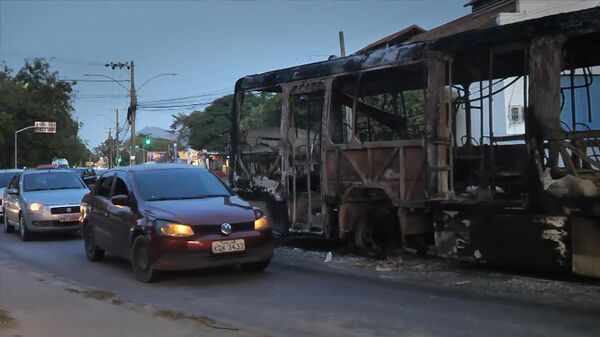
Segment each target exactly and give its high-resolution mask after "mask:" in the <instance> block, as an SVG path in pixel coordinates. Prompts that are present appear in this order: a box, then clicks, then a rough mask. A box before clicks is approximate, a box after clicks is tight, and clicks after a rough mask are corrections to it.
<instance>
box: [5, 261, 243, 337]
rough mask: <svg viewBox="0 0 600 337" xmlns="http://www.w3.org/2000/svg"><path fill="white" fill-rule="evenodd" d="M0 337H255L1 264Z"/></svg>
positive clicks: (211, 321) (209, 320)
mask: <svg viewBox="0 0 600 337" xmlns="http://www.w3.org/2000/svg"><path fill="white" fill-rule="evenodd" d="M0 336H2V337H4V336H7V337H42V336H43V337H82V336H86V337H108V336H118V337H128V336H132V337H134V336H135V337H138V336H146V337H151V336H169V337H178V336H216V337H220V336H224V337H231V336H255V335H252V334H249V333H248V332H247V331H241V330H239V329H237V328H234V327H229V326H224V325H222V324H219V323H218V322H215V321H214V320H212V319H210V318H208V317H202V316H191V315H187V314H185V313H179V312H173V311H166V310H159V309H157V308H154V307H151V306H145V305H140V304H135V303H130V302H125V301H122V300H121V299H119V298H117V297H116V296H114V295H113V294H111V293H108V292H104V291H101V290H94V289H91V288H86V287H82V286H80V285H78V284H75V283H71V282H68V281H63V280H59V279H56V278H54V277H52V276H50V275H46V274H41V273H38V272H35V271H33V270H31V269H28V268H27V267H24V266H21V265H17V264H12V263H6V262H1V263H0Z"/></svg>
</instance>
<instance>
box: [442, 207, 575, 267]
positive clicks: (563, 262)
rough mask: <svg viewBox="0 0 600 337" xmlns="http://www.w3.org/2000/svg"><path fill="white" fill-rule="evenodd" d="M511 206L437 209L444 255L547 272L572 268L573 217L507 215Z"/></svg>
mask: <svg viewBox="0 0 600 337" xmlns="http://www.w3.org/2000/svg"><path fill="white" fill-rule="evenodd" d="M506 208H507V205H502V204H494V203H487V204H481V203H473V204H471V205H458V204H454V205H444V206H442V207H440V208H439V209H437V210H436V211H435V215H434V229H435V244H436V249H437V252H438V255H440V256H444V257H450V258H456V259H460V260H466V261H471V262H482V263H489V264H494V265H498V266H505V267H511V268H519V269H524V270H536V271H544V272H568V271H570V270H571V266H572V263H571V254H572V245H571V239H570V234H569V233H570V221H569V217H567V216H563V215H556V216H555V215H547V214H528V213H524V212H521V213H518V212H510V211H507V209H506Z"/></svg>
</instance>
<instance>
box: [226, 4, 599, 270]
mask: <svg viewBox="0 0 600 337" xmlns="http://www.w3.org/2000/svg"><path fill="white" fill-rule="evenodd" d="M599 65H600V9H589V10H585V11H580V12H573V13H566V14H560V15H554V16H549V17H544V18H541V19H536V20H530V21H525V22H520V23H514V24H510V25H506V26H498V27H493V28H489V29H483V30H477V31H469V32H465V33H460V34H456V35H453V36H448V37H444V38H440V39H438V40H433V41H426V42H418V43H412V44H404V45H400V46H394V47H390V48H387V49H382V50H377V51H374V52H370V53H368V54H356V55H351V56H348V57H344V58H336V59H332V60H329V61H325V62H319V63H314V64H307V65H302V66H297V67H293V68H287V69H282V70H276V71H272V72H267V73H263V74H258V75H251V76H246V77H244V78H241V79H240V80H238V81H237V83H236V87H235V100H234V106H233V108H232V120H233V121H234V122H233V123H232V128H231V153H230V158H231V171H230V183H231V185H232V186H233V187H234V188H235V189H237V190H238V192H239V193H240V194H241V195H242V196H244V197H245V198H247V199H249V200H251V201H253V202H254V203H256V204H257V205H259V206H261V207H262V208H263V209H264V210H265V211H266V213H267V214H268V216H269V217H270V219H271V223H272V224H273V225H274V226H275V227H276V228H278V229H279V230H281V231H282V232H287V231H295V232H304V233H317V234H322V235H325V236H327V237H331V238H335V239H343V238H351V239H353V241H354V242H355V243H356V244H357V245H358V246H359V247H360V248H362V249H364V250H366V251H370V252H377V253H382V252H383V253H385V250H386V249H391V248H394V247H395V243H396V242H398V243H401V244H402V245H403V247H404V248H405V249H415V250H417V251H422V252H425V251H426V250H427V248H428V247H429V248H432V247H433V248H434V251H435V253H436V254H438V255H440V256H447V257H453V258H460V259H466V260H472V261H481V262H488V263H494V264H499V265H507V266H515V267H522V268H528V269H536V270H545V271H573V272H575V273H577V274H581V275H587V276H595V277H600V245H598V242H600V222H599V219H600V218H599V217H600V202H599V201H600V189H599V188H598V186H597V184H598V182H599V180H600V179H599V178H600V175H599V172H600V158H598V156H597V153H600V139H599V138H600V131H598V130H592V129H589V130H588V129H586V130H577V127H576V125H577V121H576V116H577V115H576V113H575V104H574V103H572V107H571V108H572V111H571V113H572V116H571V124H572V127H571V128H570V129H569V128H567V129H566V128H564V127H563V125H564V122H563V121H561V111H562V110H563V107H564V103H565V97H568V96H570V97H571V102H573V99H574V96H575V95H574V94H573V91H574V90H579V89H582V88H583V89H585V90H586V92H587V97H588V116H589V120H590V121H591V120H592V119H593V118H600V115H598V114H597V113H595V111H593V109H592V108H591V103H590V102H591V100H590V97H591V94H590V83H589V82H588V77H587V76H586V80H585V83H584V84H576V83H575V82H574V81H573V80H572V79H573V76H574V74H578V73H579V74H582V73H583V74H584V75H585V74H589V77H590V79H593V75H592V71H591V69H592V67H595V66H599ZM565 76H567V77H568V76H570V77H571V85H570V86H568V87H561V79H562V78H564V77H565ZM515 81H520V83H521V84H520V85H521V86H522V89H521V90H522V92H521V93H520V94H521V95H522V99H523V112H522V113H523V115H524V119H525V132H524V133H522V134H518V135H497V134H494V130H495V126H494V119H495V116H497V115H498V114H505V111H494V104H493V100H494V97H495V95H497V94H498V93H499V92H501V91H502V90H505V89H506V88H507V87H509V86H510V85H512V84H514V83H515ZM505 83H508V84H506V85H503V84H505ZM253 91H259V92H270V93H277V94H279V95H281V97H282V106H281V120H280V121H279V125H278V128H277V129H276V130H274V131H273V130H272V131H271V132H270V133H269V132H266V131H265V134H264V135H262V136H261V135H256V134H255V135H254V136H253V138H252V139H253V141H252V142H251V143H252V144H250V143H249V142H248V139H249V138H250V136H249V134H250V132H246V133H244V132H242V130H241V129H240V119H241V118H242V117H243V115H244V108H243V101H244V96H245V95H248V94H249V93H250V92H253ZM561 97H563V98H562V99H561ZM411 99H412V103H411V102H409V101H410V100H411ZM561 101H562V102H561ZM408 103H410V104H408ZM517 113H518V111H517ZM460 116H462V117H461V118H460V121H458V119H459V118H458V117H460ZM458 124H461V125H458ZM475 135H478V137H476V136H475ZM259 162H260V163H262V164H261V165H258V163H259ZM265 163H266V164H265ZM259 166H260V167H262V169H260V168H258V167H259ZM251 167H253V168H251ZM396 239H397V240H396Z"/></svg>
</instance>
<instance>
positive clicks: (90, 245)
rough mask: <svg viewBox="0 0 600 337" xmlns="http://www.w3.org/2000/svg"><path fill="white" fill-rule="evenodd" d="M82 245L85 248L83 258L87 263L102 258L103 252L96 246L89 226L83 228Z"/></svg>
mask: <svg viewBox="0 0 600 337" xmlns="http://www.w3.org/2000/svg"><path fill="white" fill-rule="evenodd" d="M83 244H84V246H85V257H86V258H87V259H88V260H89V261H92V262H95V261H100V260H102V259H103V258H104V250H102V249H100V248H99V247H98V246H97V245H96V239H95V238H94V231H93V229H92V226H90V225H85V227H83Z"/></svg>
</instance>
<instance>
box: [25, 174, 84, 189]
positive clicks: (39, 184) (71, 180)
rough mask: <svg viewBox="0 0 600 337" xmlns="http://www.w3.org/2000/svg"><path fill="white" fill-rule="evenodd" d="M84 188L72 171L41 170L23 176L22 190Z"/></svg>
mask: <svg viewBox="0 0 600 337" xmlns="http://www.w3.org/2000/svg"><path fill="white" fill-rule="evenodd" d="M82 188H86V186H85V184H84V183H83V182H82V181H81V179H79V177H77V175H75V174H74V173H73V172H43V173H35V174H26V175H24V176H23V191H24V192H28V191H42V190H67V189H82Z"/></svg>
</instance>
